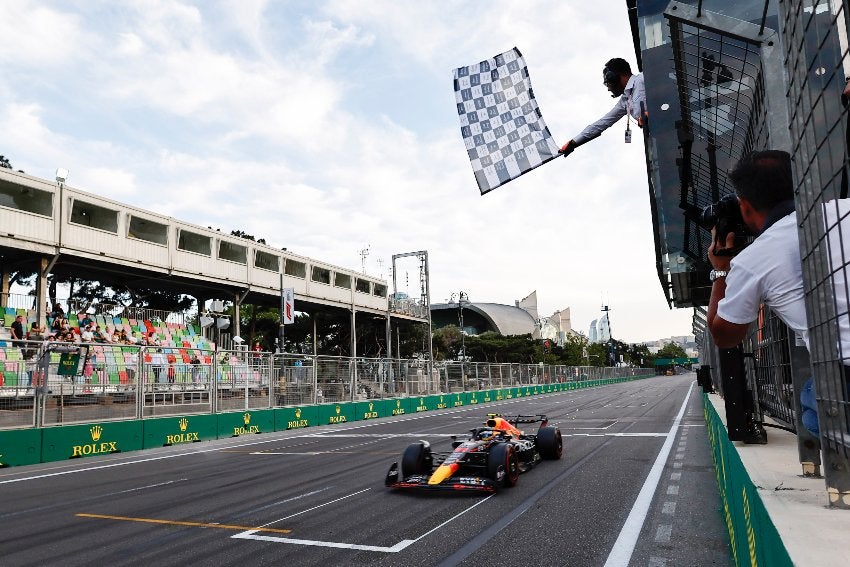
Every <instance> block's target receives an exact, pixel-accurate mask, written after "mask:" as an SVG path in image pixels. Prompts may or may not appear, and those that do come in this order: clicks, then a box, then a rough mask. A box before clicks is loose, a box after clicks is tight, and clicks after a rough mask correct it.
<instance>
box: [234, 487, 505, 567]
mask: <svg viewBox="0 0 850 567" xmlns="http://www.w3.org/2000/svg"><path fill="white" fill-rule="evenodd" d="M367 490H368V489H367ZM360 492H365V491H363V490H361V491H360ZM354 494H359V492H355V493H354ZM354 494H350V495H349V496H354ZM493 496H495V495H494V494H491V495H490V496H488V497H486V498H484V499H482V500H479V501H478V502H476V503H475V504H473V505H472V506H470V507H469V508H466V509H465V510H463V511H461V512H459V513H457V514H455V515H454V516H452V517H451V518H449V519H448V520H446V521H445V522H443V523H442V524H440V525H438V526H436V527H434V528H431V529H430V530H428V531H427V532H425V533H424V534H422V535H421V536H419V537H417V538H416V539H403V540H401V541H400V542H398V543H397V544H395V545H393V546H390V547H385V546H380V545H360V544H357V543H343V542H336V541H319V540H313V539H295V538H290V537H275V536H266V535H256V534H255V533H254V531H246V532H242V533H238V534H236V535H232V536H230V537H231V538H234V539H253V540H258V541H271V542H275V543H289V544H294V545H311V546H314V547H335V548H338V549H355V550H357V551H380V552H382V553H398V552H399V551H401V550H403V549H406V548H407V547H408V546H410V545H413V544H414V543H416V542H417V541H419V540H420V539H422V538H423V537H426V536H428V535H430V534H432V533H433V532H435V531H437V530H439V529H440V528H442V527H443V526H445V525H446V524H448V523H449V522H452V521H454V520H456V519H457V518H459V517H461V516H463V515H464V514H466V513H467V512H469V511H470V510H472V509H473V508H475V507H476V506H480V505H481V504H484V503H485V502H487V501H488V500H490V499H491V498H493ZM343 498H347V496H345V497H343ZM338 500H342V498H340V499H338ZM328 504H330V502H328ZM307 511H308V510H305V512H307ZM299 513H300V512H299ZM294 515H297V514H294ZM287 517H288V518H291V517H292V516H287ZM285 519H286V518H281V520H285ZM275 521H277V522H279V521H280V520H275ZM270 523H271V524H273V523H275V522H270ZM268 525H270V524H266V525H265V526H268ZM265 526H261V527H265Z"/></svg>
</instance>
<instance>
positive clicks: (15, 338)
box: [11, 315, 24, 345]
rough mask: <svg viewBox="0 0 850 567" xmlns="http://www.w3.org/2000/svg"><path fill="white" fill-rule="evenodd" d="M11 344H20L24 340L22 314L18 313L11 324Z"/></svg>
mask: <svg viewBox="0 0 850 567" xmlns="http://www.w3.org/2000/svg"><path fill="white" fill-rule="evenodd" d="M11 331H12V344H13V345H20V344H21V343H22V342H23V340H24V316H23V315H18V316H17V317H15V320H14V321H13V322H12V325H11Z"/></svg>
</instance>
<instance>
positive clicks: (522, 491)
mask: <svg viewBox="0 0 850 567" xmlns="http://www.w3.org/2000/svg"><path fill="white" fill-rule="evenodd" d="M693 380H694V375H693V374H688V375H683V376H675V377H657V378H651V379H647V380H639V381H635V382H628V383H623V384H615V385H611V386H605V387H600V388H593V389H587V390H575V391H570V392H562V393H558V394H547V395H542V396H536V397H532V398H520V399H515V400H506V401H502V402H496V403H492V404H482V405H478V406H467V407H462V408H455V409H447V410H442V411H436V412H428V413H426V414H418V415H405V416H398V417H394V418H387V419H382V420H375V421H370V422H354V423H350V424H341V425H335V426H324V427H318V428H310V429H304V430H295V431H289V432H279V433H272V434H263V435H257V436H255V437H239V438H234V439H232V440H220V441H214V442H205V443H195V444H192V445H189V446H186V445H183V446H178V447H165V448H162V449H156V450H150V451H140V452H135V453H127V454H123V455H120V454H118V455H111V456H108V457H106V458H91V459H84V460H78V461H74V462H62V463H52V464H44V465H32V466H27V467H18V468H15V469H7V470H4V471H3V472H2V473H1V474H0V506H2V508H0V564H2V565H4V566H24V565H32V566H43V565H63V566H65V565H68V566H71V565H109V566H113V565H151V566H156V567H166V566H172V565H174V566H178V565H179V566H185V565H240V566H245V565H277V564H283V563H286V564H294V565H298V566H299V567H300V566H308V565H323V566H327V565H367V564H368V565H393V566H404V565H411V566H413V565H416V566H423V565H469V566H472V565H508V566H513V565H516V566H526V565H543V566H548V565H551V566H565V565H568V566H582V567H583V566H596V565H600V566H601V565H611V566H613V565H649V566H653V567H665V566H673V565H676V566H679V565H698V566H702V565H731V564H732V563H731V559H730V554H729V551H728V536H727V535H726V532H725V528H724V524H723V521H722V515H721V512H720V510H719V506H720V505H719V499H718V496H717V488H716V484H715V478H714V468H713V464H712V462H711V456H710V452H709V445H708V441H707V438H706V430H705V426H704V420H703V414H702V406H701V402H700V398H699V392H698V389H697V388H696V386H695V385H693ZM488 411H498V412H503V413H506V414H510V413H545V414H548V416H549V418H550V423H551V424H552V425H557V426H559V427H560V428H561V430H562V432H563V434H564V447H565V453H564V458H563V459H562V460H560V461H545V462H544V463H542V464H541V465H540V466H538V467H536V468H535V469H533V470H532V471H530V472H529V473H527V474H524V475H522V476H520V479H519V483H518V484H517V486H516V487H514V488H509V489H504V490H502V491H500V492H499V493H498V494H496V495H493V496H454V495H449V496H445V495H425V496H418V495H412V494H406V493H398V492H394V491H390V490H388V489H386V488H385V487H384V486H383V479H384V476H385V474H386V471H387V469H388V467H389V465H390V463H391V462H393V461H395V460H398V459H399V457H400V453H401V451H402V450H403V449H404V447H406V446H407V445H408V444H409V443H411V442H413V441H415V440H417V439H427V440H428V441H429V442H431V444H432V445H433V446H434V447H435V450H447V449H448V448H449V447H450V445H449V444H450V438H449V436H450V435H451V434H458V435H463V434H465V433H466V432H467V431H468V430H469V429H470V428H472V427H475V426H477V425H479V424H481V422H482V421H483V419H484V414H486V413H487V412H488ZM606 562H607V563H606Z"/></svg>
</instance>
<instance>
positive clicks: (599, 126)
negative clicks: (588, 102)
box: [561, 97, 626, 156]
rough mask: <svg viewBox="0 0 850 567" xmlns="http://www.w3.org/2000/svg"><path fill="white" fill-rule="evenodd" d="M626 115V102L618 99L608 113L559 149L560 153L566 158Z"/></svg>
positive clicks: (622, 98)
mask: <svg viewBox="0 0 850 567" xmlns="http://www.w3.org/2000/svg"><path fill="white" fill-rule="evenodd" d="M625 115H626V101H625V98H624V97H620V99H619V100H618V101H617V104H615V105H614V108H612V109H611V110H609V111H608V113H607V114H606V115H605V116H603V117H602V118H600V119H599V120H597V121H596V122H594V123H593V124H591V125H589V126H588V127H587V128H585V129H584V130H582V131H581V133H580V134H579V135H578V136H576V137H575V138H573V139H572V140H570V141H569V142H567V143H566V144H564V145H563V146H562V147H561V153H562V154H564V156H568V155H570V154H571V153H573V151H574V150H575V149H576V148H577V147H579V146H580V145H582V144H585V143H587V142H589V141H590V140H593V139H594V138H598V137H599V136H600V135H602V132H604V131H605V130H607V129H608V128H610V127H611V126H612V125H613V124H614V123H616V122H617V120H619V119H620V118H622V117H623V116H625Z"/></svg>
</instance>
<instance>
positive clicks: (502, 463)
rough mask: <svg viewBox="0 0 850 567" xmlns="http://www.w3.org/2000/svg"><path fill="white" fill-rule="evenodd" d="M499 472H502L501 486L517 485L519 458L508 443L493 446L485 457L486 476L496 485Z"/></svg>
mask: <svg viewBox="0 0 850 567" xmlns="http://www.w3.org/2000/svg"><path fill="white" fill-rule="evenodd" d="M500 471H504V474H503V475H502V478H501V485H502V486H514V485H515V484H516V483H517V480H518V479H519V457H518V456H517V452H516V450H515V449H514V446H513V445H511V444H510V443H496V444H494V445H493V446H492V447H490V453H489V454H488V455H487V476H488V477H489V478H490V479H492V480H494V481H496V482H497V483H498V482H499V481H500V479H499V472H500Z"/></svg>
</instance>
